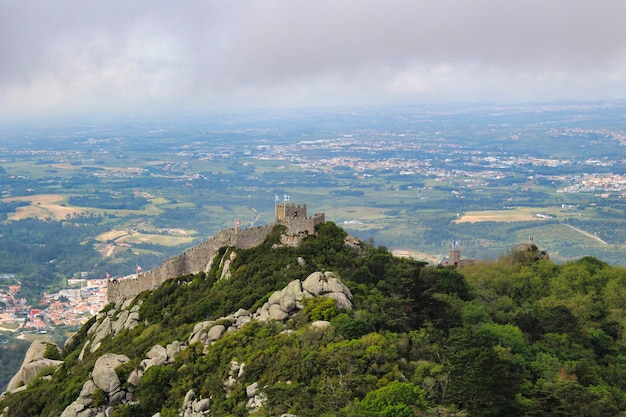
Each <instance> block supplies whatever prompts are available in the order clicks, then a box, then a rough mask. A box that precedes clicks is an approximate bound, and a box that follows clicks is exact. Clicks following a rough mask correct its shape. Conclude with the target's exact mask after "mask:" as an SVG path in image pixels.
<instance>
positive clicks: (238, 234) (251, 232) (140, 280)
mask: <svg viewBox="0 0 626 417" xmlns="http://www.w3.org/2000/svg"><path fill="white" fill-rule="evenodd" d="M273 226H274V225H273V224H267V225H263V226H259V227H253V228H249V229H238V230H235V229H226V230H222V231H221V232H219V233H218V234H216V235H215V236H213V237H212V238H211V239H210V240H207V241H206V242H204V243H201V244H200V245H198V246H194V247H193V248H190V249H187V250H186V251H185V252H183V253H181V254H180V255H178V256H174V257H172V258H169V259H167V260H165V262H163V264H161V265H160V266H158V267H156V268H155V269H153V270H151V271H147V272H145V273H142V274H140V275H138V276H136V277H132V278H121V279H117V280H112V281H110V282H109V283H108V301H109V303H112V302H119V301H123V300H126V299H129V298H133V297H135V296H136V295H137V294H139V293H140V292H142V291H146V290H153V289H155V288H158V287H159V285H161V284H162V283H163V282H165V281H166V280H168V279H170V278H174V277H179V276H182V275H187V274H197V273H199V272H202V271H204V272H206V271H208V269H209V266H210V262H211V260H212V259H213V257H214V256H215V254H216V253H217V251H218V250H219V249H220V248H221V247H223V246H234V247H235V248H238V249H247V248H252V247H255V246H258V245H260V244H261V243H263V241H264V240H265V238H266V237H267V236H268V235H269V234H270V232H271V231H272V228H273Z"/></svg>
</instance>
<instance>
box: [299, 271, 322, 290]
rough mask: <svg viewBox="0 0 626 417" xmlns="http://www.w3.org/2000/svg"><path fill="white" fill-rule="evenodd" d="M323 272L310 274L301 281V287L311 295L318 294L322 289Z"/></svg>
mask: <svg viewBox="0 0 626 417" xmlns="http://www.w3.org/2000/svg"><path fill="white" fill-rule="evenodd" d="M325 281H326V279H325V278H324V274H322V273H321V272H319V271H316V272H313V273H312V274H310V275H309V276H308V277H307V278H306V279H305V280H304V281H303V282H302V289H303V290H305V291H307V292H309V293H310V294H312V295H319V294H321V293H322V292H323V291H324V282H325Z"/></svg>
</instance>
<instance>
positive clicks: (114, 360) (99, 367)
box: [91, 353, 129, 394]
mask: <svg viewBox="0 0 626 417" xmlns="http://www.w3.org/2000/svg"><path fill="white" fill-rule="evenodd" d="M128 360H129V359H128V357H126V356H124V355H116V354H115V353H105V354H104V355H102V356H100V357H99V358H98V360H97V361H96V364H95V365H94V367H93V371H92V373H91V374H92V377H93V382H94V384H96V386H97V387H98V388H100V389H101V390H102V391H104V393H106V394H111V393H114V392H115V391H117V389H119V387H120V386H121V385H122V382H121V381H120V379H119V377H118V376H117V374H116V373H115V368H117V367H118V366H119V365H121V364H123V363H124V362H128Z"/></svg>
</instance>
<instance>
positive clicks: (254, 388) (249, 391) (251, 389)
mask: <svg viewBox="0 0 626 417" xmlns="http://www.w3.org/2000/svg"><path fill="white" fill-rule="evenodd" d="M258 392H259V383H258V382H255V383H254V384H250V385H248V386H247V387H246V396H247V397H248V398H251V397H254V396H255V395H256V394H257V393H258Z"/></svg>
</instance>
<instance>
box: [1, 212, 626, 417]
mask: <svg viewBox="0 0 626 417" xmlns="http://www.w3.org/2000/svg"><path fill="white" fill-rule="evenodd" d="M316 230H317V235H316V236H309V237H307V238H305V239H304V241H303V242H302V244H301V246H300V247H297V248H290V247H282V246H278V247H276V243H278V239H279V233H280V229H276V230H275V232H274V233H273V234H272V235H270V236H269V237H268V239H267V240H266V241H265V242H264V243H263V244H262V245H260V246H258V247H256V248H252V249H247V250H237V251H236V252H237V253H236V257H232V259H233V261H232V264H231V266H230V278H229V279H221V280H220V279H218V277H220V276H221V274H222V270H221V268H222V266H221V265H220V264H219V263H213V264H212V267H211V269H210V270H209V271H208V272H207V273H200V274H197V275H189V276H185V277H176V278H175V279H172V280H170V281H167V282H166V283H164V284H163V285H162V286H161V287H159V288H158V289H156V290H154V291H152V292H146V293H142V294H140V295H139V296H138V297H137V299H135V300H134V302H133V303H134V304H136V305H139V304H141V305H140V307H139V316H140V324H139V325H138V326H137V327H135V328H133V329H127V330H124V331H123V332H121V333H120V334H119V335H117V336H115V337H114V336H112V335H111V336H108V337H107V338H106V339H104V341H103V342H102V345H101V346H100V348H99V349H98V350H96V351H95V352H94V353H90V352H89V350H86V351H85V352H84V357H83V358H82V360H79V359H78V358H79V354H80V352H81V350H82V349H83V346H84V345H85V342H86V340H87V338H88V336H87V329H88V328H89V327H90V326H91V325H92V324H93V323H94V322H95V320H96V318H94V319H92V320H91V321H90V322H89V323H87V324H86V325H85V326H84V327H83V328H82V329H81V330H80V331H79V333H78V334H77V335H76V336H75V337H74V338H73V339H72V340H71V342H70V343H68V344H67V345H66V346H65V348H64V349H63V353H62V357H63V359H64V361H65V362H64V364H63V365H62V366H61V368H59V369H58V370H56V371H54V370H48V371H47V372H41V374H40V376H41V378H36V379H35V380H34V381H33V382H31V383H30V384H29V387H28V389H26V390H24V391H21V392H16V393H13V394H10V395H8V396H6V398H5V399H4V400H3V401H1V402H0V411H1V410H2V409H4V407H9V410H10V411H9V414H8V415H10V416H58V415H60V414H61V412H62V411H63V410H64V409H65V407H67V406H68V404H70V403H71V402H72V401H74V400H75V399H76V397H77V396H78V394H79V393H80V391H81V388H82V387H83V383H84V382H85V380H86V379H87V378H88V375H89V373H90V372H91V370H92V369H93V366H94V363H95V361H96V359H97V358H98V357H100V356H101V355H102V354H103V353H105V352H114V353H118V354H124V355H126V356H128V358H130V361H129V362H127V363H125V364H123V365H121V366H120V367H119V368H116V372H117V373H118V375H119V376H120V379H121V380H122V381H125V380H126V378H128V375H129V373H130V371H131V370H132V369H133V368H134V367H136V366H137V365H138V364H139V362H140V361H141V360H142V358H144V357H145V355H146V353H147V352H148V351H149V350H150V349H151V348H152V347H153V346H154V345H155V344H160V345H162V346H165V345H166V344H168V343H171V342H172V341H174V340H187V336H188V335H189V333H190V332H191V330H192V328H193V327H194V324H195V323H197V322H200V321H202V320H206V319H207V318H208V317H220V316H223V315H226V314H231V313H233V312H234V311H236V310H237V309H240V308H244V309H248V310H251V311H252V310H254V309H255V308H257V307H259V306H260V305H261V304H263V302H264V301H266V300H267V299H268V297H269V296H270V295H271V294H272V293H273V292H274V291H276V290H279V289H281V288H283V287H284V286H285V285H287V284H288V283H289V282H290V281H292V280H294V279H304V278H306V277H307V276H308V275H309V274H311V273H312V272H314V271H333V272H335V273H336V274H337V275H338V276H339V277H340V278H341V280H342V282H343V283H344V284H346V285H347V286H348V287H349V288H350V290H351V291H352V293H353V296H354V297H353V300H352V303H353V308H352V309H351V310H341V309H338V308H337V306H336V304H335V302H334V301H333V300H331V299H328V298H314V299H311V300H309V301H306V302H305V306H304V309H303V310H301V311H300V312H299V313H297V314H296V316H295V317H294V318H293V319H291V320H290V321H288V322H286V323H284V324H283V323H280V322H271V321H270V322H268V323H260V322H255V321H252V322H251V323H249V324H247V325H246V326H244V327H243V328H242V330H240V331H234V332H227V333H226V334H225V335H224V336H223V337H222V338H221V339H219V340H218V341H216V342H214V343H213V344H209V345H204V344H201V343H195V344H191V345H190V346H189V347H187V348H186V349H184V350H183V351H182V352H181V353H180V354H178V355H177V356H176V360H175V362H174V363H173V364H168V365H163V366H154V367H152V368H150V369H148V371H147V372H146V373H145V375H144V376H143V378H142V379H141V382H140V383H139V385H138V386H137V388H136V390H135V397H136V400H137V401H136V402H132V403H127V404H125V405H122V406H121V407H118V408H116V410H115V412H114V413H113V415H114V416H153V415H154V414H155V413H157V412H160V413H161V414H160V415H161V416H162V417H170V416H177V415H179V413H180V409H181V403H182V402H183V398H184V397H185V395H186V393H187V392H188V391H189V390H191V389H193V390H194V391H195V393H196V394H197V395H198V396H200V397H202V398H210V400H211V407H210V409H211V412H210V415H211V416H246V415H255V416H260V417H265V416H267V417H269V416H279V415H281V414H283V413H291V414H294V415H297V416H311V417H313V416H340V417H356V416H384V417H391V416H400V417H405V416H406V417H409V416H422V415H429V416H471V417H475V416H476V417H487V416H528V417H530V416H603V417H605V416H622V415H626V414H625V412H626V337H625V324H626V310H625V308H624V299H625V297H626V269H624V268H623V267H619V266H612V265H609V264H607V263H605V262H602V261H600V260H598V259H595V258H592V257H585V258H582V259H579V260H577V261H571V262H568V263H565V264H555V263H553V262H551V261H550V260H548V259H544V258H543V257H542V256H540V251H539V250H538V249H537V248H536V247H534V246H530V247H524V248H520V249H518V248H515V249H512V250H511V251H510V252H509V253H507V254H503V255H502V256H501V257H500V258H499V259H498V260H496V261H490V262H476V263H474V264H472V265H467V266H463V267H462V268H459V269H454V268H452V267H435V266H428V265H427V264H425V263H422V262H418V261H414V260H410V259H401V258H397V257H394V256H392V255H391V253H390V252H389V251H388V250H387V249H386V248H384V247H376V246H374V245H370V244H365V243H363V242H361V245H360V248H361V249H360V250H355V248H354V247H353V246H351V245H346V233H345V231H343V230H342V229H341V228H339V227H337V226H336V225H335V224H333V223H326V224H323V225H318V227H317V229H316ZM232 250H233V249H232V248H224V249H223V250H222V251H221V253H220V254H218V255H219V256H222V255H224V254H225V253H227V251H232ZM109 308H112V306H110V307H109ZM316 320H326V321H329V322H330V326H328V327H327V328H325V329H317V328H315V327H312V326H311V323H312V322H314V321H316ZM233 361H236V362H238V363H245V364H246V365H245V372H243V373H242V375H240V378H239V379H238V380H237V384H235V385H234V386H231V387H229V389H226V388H225V383H224V381H226V380H227V379H228V378H229V372H230V371H231V364H232V363H233ZM53 371H54V372H53ZM50 373H51V374H52V375H51V379H50V380H45V379H43V377H44V376H46V375H48V374H50ZM253 383H258V386H259V387H262V390H263V392H264V393H265V395H266V400H265V402H264V404H263V406H261V407H260V408H258V409H255V411H254V413H253V414H251V409H250V407H249V404H248V399H249V398H248V396H247V395H246V387H247V386H250V385H251V384H253ZM94 401H95V400H94ZM101 401H104V399H101Z"/></svg>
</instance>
